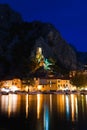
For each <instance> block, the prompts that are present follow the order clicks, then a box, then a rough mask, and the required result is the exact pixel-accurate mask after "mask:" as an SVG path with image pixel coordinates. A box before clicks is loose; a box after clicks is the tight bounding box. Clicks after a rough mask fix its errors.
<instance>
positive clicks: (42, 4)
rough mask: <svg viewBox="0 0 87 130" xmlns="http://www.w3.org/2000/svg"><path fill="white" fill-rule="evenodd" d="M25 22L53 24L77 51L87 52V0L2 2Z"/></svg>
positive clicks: (1, 0) (12, 0)
mask: <svg viewBox="0 0 87 130" xmlns="http://www.w3.org/2000/svg"><path fill="white" fill-rule="evenodd" d="M0 3H8V4H9V5H10V6H11V8H13V9H14V10H15V11H17V12H19V13H20V14H21V15H22V18H23V19H24V20H25V21H29V22H31V21H33V20H40V21H42V22H49V23H52V24H53V25H54V26H55V27H56V28H57V30H58V31H60V33H61V35H62V37H63V38H64V39H65V40H66V41H67V42H68V43H71V44H73V45H74V46H75V47H76V49H77V50H79V51H85V52H87V0H0Z"/></svg>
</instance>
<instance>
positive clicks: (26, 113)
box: [26, 94, 28, 118]
mask: <svg viewBox="0 0 87 130" xmlns="http://www.w3.org/2000/svg"><path fill="white" fill-rule="evenodd" d="M27 117H28V94H26V118H27Z"/></svg>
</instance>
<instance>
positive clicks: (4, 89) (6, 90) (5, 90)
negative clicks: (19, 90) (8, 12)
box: [1, 88, 10, 93]
mask: <svg viewBox="0 0 87 130" xmlns="http://www.w3.org/2000/svg"><path fill="white" fill-rule="evenodd" d="M9 91H10V90H9V89H8V88H1V92H6V93H8V92H9Z"/></svg>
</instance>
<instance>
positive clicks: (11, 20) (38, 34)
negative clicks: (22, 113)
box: [0, 4, 78, 78]
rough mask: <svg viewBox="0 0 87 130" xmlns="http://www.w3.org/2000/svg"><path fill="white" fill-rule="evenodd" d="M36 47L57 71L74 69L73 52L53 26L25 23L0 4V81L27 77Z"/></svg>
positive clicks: (75, 64) (74, 55)
mask: <svg viewBox="0 0 87 130" xmlns="http://www.w3.org/2000/svg"><path fill="white" fill-rule="evenodd" d="M37 47H41V48H42V50H43V55H44V57H46V58H48V59H53V60H54V61H55V66H56V67H57V68H60V69H61V70H62V69H64V70H65V69H66V70H72V69H76V68H77V64H78V63H77V55H76V52H75V51H74V50H73V48H72V47H71V46H70V45H69V44H68V43H67V42H66V41H65V40H64V39H63V38H62V36H61V34H60V32H59V31H58V30H57V29H56V28H55V27H54V26H53V25H52V24H50V23H43V22H40V21H33V22H24V21H23V20H22V17H21V15H20V14H19V13H17V12H15V11H13V10H12V9H11V7H9V5H6V4H5V5H3V4H1V5H0V77H1V78H4V77H7V76H18V77H21V76H27V75H28V74H29V73H30V69H31V68H32V67H30V65H31V63H30V62H31V59H30V58H31V57H32V55H33V54H34V55H35V51H36V48H37ZM56 67H54V68H56ZM60 69H59V70H60ZM57 73H58V72H57Z"/></svg>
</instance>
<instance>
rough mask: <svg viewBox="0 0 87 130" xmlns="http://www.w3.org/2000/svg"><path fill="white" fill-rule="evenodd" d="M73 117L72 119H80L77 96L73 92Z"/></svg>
mask: <svg viewBox="0 0 87 130" xmlns="http://www.w3.org/2000/svg"><path fill="white" fill-rule="evenodd" d="M71 117H72V121H75V120H78V104H77V96H76V95H73V94H71Z"/></svg>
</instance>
